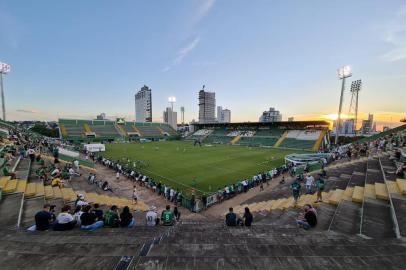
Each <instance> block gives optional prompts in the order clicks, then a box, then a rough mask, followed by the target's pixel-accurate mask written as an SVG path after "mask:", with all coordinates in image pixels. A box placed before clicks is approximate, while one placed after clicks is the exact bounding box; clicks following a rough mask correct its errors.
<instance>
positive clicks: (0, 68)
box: [0, 62, 10, 121]
mask: <svg viewBox="0 0 406 270" xmlns="http://www.w3.org/2000/svg"><path fill="white" fill-rule="evenodd" d="M9 72H10V65H8V64H6V63H1V62H0V88H1V102H2V109H3V121H6V105H5V102H4V88H3V74H7V73H9Z"/></svg>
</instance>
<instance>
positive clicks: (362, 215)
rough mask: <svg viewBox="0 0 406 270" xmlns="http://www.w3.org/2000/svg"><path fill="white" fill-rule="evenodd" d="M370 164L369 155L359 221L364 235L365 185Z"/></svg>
mask: <svg viewBox="0 0 406 270" xmlns="http://www.w3.org/2000/svg"><path fill="white" fill-rule="evenodd" d="M368 165H369V157H368V159H367V168H366V171H365V180H364V196H362V206H361V218H360V222H359V235H362V224H363V223H364V206H365V187H366V185H367V178H368Z"/></svg>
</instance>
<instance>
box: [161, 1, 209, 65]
mask: <svg viewBox="0 0 406 270" xmlns="http://www.w3.org/2000/svg"><path fill="white" fill-rule="evenodd" d="M215 2H216V0H199V1H197V3H198V6H197V8H196V10H195V12H194V13H193V15H192V18H191V19H190V20H189V21H188V22H187V24H188V25H189V27H190V29H189V31H190V32H194V28H196V26H197V25H198V24H199V23H200V22H201V21H202V20H203V19H204V18H205V17H206V16H207V15H208V14H209V13H210V11H211V10H212V8H213V6H214V4H215ZM187 36H188V37H189V42H187V43H186V45H185V46H183V47H182V48H181V49H180V50H179V51H178V52H177V53H176V56H175V58H174V59H173V61H172V63H171V64H169V65H167V66H166V67H164V68H163V69H162V72H167V71H169V70H171V69H172V68H173V67H174V66H176V65H179V64H180V63H182V61H183V59H184V58H185V57H186V56H188V55H189V54H190V53H191V52H192V51H193V50H194V49H195V48H196V46H197V45H198V44H199V42H200V36H199V35H197V36H195V37H194V38H193V39H190V36H191V34H188V35H187Z"/></svg>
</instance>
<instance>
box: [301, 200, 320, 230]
mask: <svg viewBox="0 0 406 270" xmlns="http://www.w3.org/2000/svg"><path fill="white" fill-rule="evenodd" d="M303 210H304V213H301V214H300V215H299V218H298V220H296V222H297V224H298V225H299V227H301V228H303V229H305V230H308V229H310V228H314V227H316V225H317V216H316V213H315V211H312V207H311V206H310V205H309V204H306V205H305V206H304V208H303Z"/></svg>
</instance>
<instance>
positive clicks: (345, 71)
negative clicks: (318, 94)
mask: <svg viewBox="0 0 406 270" xmlns="http://www.w3.org/2000/svg"><path fill="white" fill-rule="evenodd" d="M337 73H338V77H339V78H340V79H344V78H348V77H351V75H352V72H351V67H350V66H343V67H341V68H339V69H338V70H337Z"/></svg>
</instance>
